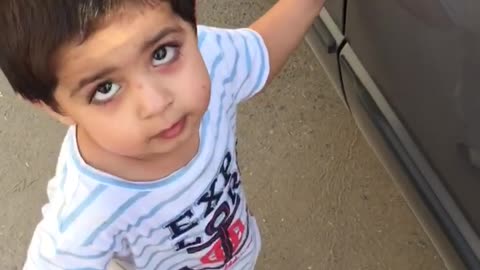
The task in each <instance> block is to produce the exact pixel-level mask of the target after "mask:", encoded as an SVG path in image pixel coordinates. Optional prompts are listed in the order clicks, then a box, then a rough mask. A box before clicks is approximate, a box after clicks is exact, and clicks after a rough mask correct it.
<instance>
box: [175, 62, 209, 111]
mask: <svg viewBox="0 0 480 270" xmlns="http://www.w3.org/2000/svg"><path fill="white" fill-rule="evenodd" d="M195 60H196V61H195V62H194V63H189V64H187V65H186V68H185V70H184V72H182V76H181V77H182V78H181V79H180V80H179V81H180V82H182V85H181V86H179V88H178V89H179V91H181V92H180V93H181V95H182V96H183V97H184V99H185V100H188V103H189V104H191V106H193V107H195V108H196V110H200V111H202V112H203V111H205V110H206V108H207V106H208V103H209V101H210V88H211V85H210V78H209V76H208V72H207V69H206V68H205V65H204V64H203V61H202V60H201V58H200V59H195Z"/></svg>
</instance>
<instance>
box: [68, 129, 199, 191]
mask: <svg viewBox="0 0 480 270" xmlns="http://www.w3.org/2000/svg"><path fill="white" fill-rule="evenodd" d="M76 134H77V138H76V139H77V144H78V151H79V152H80V155H81V156H82V158H83V160H84V161H85V162H86V163H87V164H88V165H90V166H92V167H94V168H95V169H97V170H100V171H103V172H106V173H108V174H111V175H114V176H116V177H119V178H121V179H124V180H126V181H130V182H151V181H157V180H159V179H162V178H165V177H167V176H169V175H170V174H172V173H174V172H175V171H177V170H179V169H181V168H182V167H184V166H186V165H187V164H188V163H189V162H190V161H191V160H192V159H193V158H194V156H195V154H196V153H197V152H198V147H199V141H200V139H199V136H198V135H197V136H193V138H192V139H191V140H190V141H188V142H187V143H185V144H183V145H182V146H181V147H180V148H179V149H177V150H175V151H174V152H173V153H168V154H158V155H152V156H148V157H142V158H134V157H128V156H122V155H118V154H115V153H111V152H109V151H107V150H105V149H103V148H102V147H101V146H99V145H98V144H97V143H95V142H94V141H93V140H92V139H91V138H90V136H88V134H87V133H85V132H84V131H83V130H82V129H81V128H77V132H76Z"/></svg>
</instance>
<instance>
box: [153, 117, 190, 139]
mask: <svg viewBox="0 0 480 270" xmlns="http://www.w3.org/2000/svg"><path fill="white" fill-rule="evenodd" d="M186 120H187V119H186V117H184V118H182V119H181V120H180V121H178V122H177V123H175V124H173V125H172V126H171V127H169V128H168V129H165V130H164V131H162V132H160V133H159V134H158V135H157V136H155V137H160V138H162V139H165V140H169V139H173V138H175V137H177V136H178V135H180V134H181V133H182V131H183V129H184V128H185V123H186Z"/></svg>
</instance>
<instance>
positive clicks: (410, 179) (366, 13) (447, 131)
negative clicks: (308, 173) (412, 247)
mask: <svg viewBox="0 0 480 270" xmlns="http://www.w3.org/2000/svg"><path fill="white" fill-rule="evenodd" d="M479 16H480V2H479V1H476V0H424V1H418V0H368V1H365V0H348V3H347V6H346V23H345V26H344V32H343V33H344V36H345V38H346V40H347V42H346V43H345V45H344V46H343V47H342V48H341V52H340V56H339V65H340V72H341V77H342V84H343V90H344V94H345V97H346V101H347V103H348V104H349V106H350V109H351V110H352V113H353V115H354V117H355V119H356V121H357V123H358V124H359V126H360V128H361V129H362V131H363V132H364V133H365V134H366V135H367V139H369V142H370V143H371V144H372V145H373V146H374V148H375V149H376V151H377V153H378V154H379V155H380V156H381V157H382V159H383V160H384V163H386V167H387V168H388V169H389V170H390V171H391V172H392V174H394V175H396V177H395V178H396V179H397V180H399V183H398V184H399V185H400V186H402V187H403V191H404V195H406V197H407V198H409V203H410V205H411V206H412V209H414V211H415V213H416V215H417V216H418V217H419V219H420V220H421V221H422V223H423V225H424V226H425V227H426V228H427V232H428V233H429V234H430V236H431V238H432V240H433V242H434V244H435V245H436V246H437V248H438V249H439V251H440V253H441V255H442V257H444V258H445V259H446V261H447V263H448V264H450V265H449V266H450V268H451V269H465V268H466V269H480V263H479V258H480V240H479V232H480V211H478V209H477V207H478V205H480V196H479V195H478V191H479V190H480V117H479V116H480V83H479V81H478V78H480V76H478V75H477V74H478V73H479V72H480V20H478V17H479ZM419 205H421V206H419ZM449 246H450V247H451V248H449Z"/></svg>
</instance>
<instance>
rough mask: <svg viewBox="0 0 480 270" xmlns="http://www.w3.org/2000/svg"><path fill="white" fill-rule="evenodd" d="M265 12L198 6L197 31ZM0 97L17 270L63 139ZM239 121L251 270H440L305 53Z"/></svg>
mask: <svg viewBox="0 0 480 270" xmlns="http://www.w3.org/2000/svg"><path fill="white" fill-rule="evenodd" d="M272 2H273V1H261V0H245V1H236V0H208V1H207V0H203V1H202V0H201V1H200V7H199V12H200V20H201V22H202V23H206V24H213V25H217V26H225V27H236V26H245V25H248V23H249V22H252V21H253V20H254V18H256V17H258V16H260V15H261V14H262V13H263V12H264V11H265V10H266V9H267V8H268V7H270V6H271V3H272ZM0 93H1V94H0V96H1V97H0V203H1V205H2V207H1V208H0V243H1V244H0V269H8V270H10V269H21V265H22V262H23V260H24V256H25V250H26V248H27V246H28V243H29V241H30V237H31V234H32V231H33V229H34V226H35V225H36V223H37V222H38V221H39V219H40V207H41V205H42V204H44V203H45V201H46V195H45V187H46V186H45V185H46V182H47V181H48V179H49V178H50V177H51V176H52V175H53V171H54V166H55V161H56V158H57V152H58V149H59V144H60V142H61V140H62V137H63V135H64V132H65V129H64V128H63V127H61V126H59V125H58V124H56V123H54V122H53V121H50V120H49V119H48V118H47V117H46V116H45V115H43V114H40V113H38V112H35V110H33V109H32V108H31V107H29V106H27V105H26V104H25V103H24V102H21V101H19V100H18V99H16V98H15V97H13V95H12V94H11V91H10V89H9V87H8V86H7V84H6V82H5V80H4V79H3V78H2V79H0ZM240 111H241V115H240V119H239V134H238V137H239V153H240V165H241V168H242V173H243V179H244V182H245V183H246V188H247V192H248V196H249V199H250V207H251V208H252V210H253V212H254V214H255V215H256V217H257V220H258V221H259V224H260V226H261V230H262V234H263V245H264V248H263V252H262V255H261V258H260V261H259V265H258V269H277V270H297V269H332V270H344V269H368V270H374V269H378V270H385V269H398V270H403V269H409V270H439V269H443V264H442V262H441V260H440V258H439V257H438V255H437V254H436V252H435V251H434V250H433V248H432V245H431V243H430V241H429V240H428V238H427V237H426V235H425V233H424V232H423V231H422V229H421V228H420V226H419V225H418V223H417V221H416V220H415V218H414V216H413V215H412V214H411V212H410V210H409V209H408V208H407V206H406V203H405V202H404V201H403V199H402V198H401V197H400V194H399V192H398V191H397V190H396V188H395V186H394V185H393V183H392V181H391V180H390V179H389V177H388V175H387V174H386V173H385V171H384V170H383V168H382V167H381V165H380V164H379V162H378V161H377V159H376V158H375V156H374V155H373V153H372V151H371V150H370V149H369V148H368V146H367V145H366V143H365V141H364V140H363V138H362V137H361V134H360V133H359V132H358V131H357V128H356V127H355V125H354V123H353V121H352V119H351V117H350V115H349V113H348V111H347V110H346V109H345V108H344V107H343V105H342V103H341V102H340V100H339V98H337V96H336V94H335V92H334V90H333V89H332V86H331V85H330V83H329V82H328V80H327V78H326V76H325V74H324V72H323V70H322V68H321V66H320V65H319V64H318V63H317V62H316V61H315V60H314V57H313V54H312V53H311V52H310V51H309V49H308V48H307V46H305V45H302V46H301V47H300V48H299V50H298V52H297V53H296V54H295V55H294V56H293V57H292V59H291V61H290V62H289V64H288V66H287V67H286V69H285V70H284V72H283V73H282V75H281V76H280V77H279V78H278V79H277V80H276V81H274V82H273V83H272V85H271V86H270V87H269V88H268V89H267V90H266V92H265V93H264V94H262V95H260V96H258V97H257V98H256V99H255V100H252V101H251V102H249V103H246V104H245V105H243V106H242V108H241V110H240Z"/></svg>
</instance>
